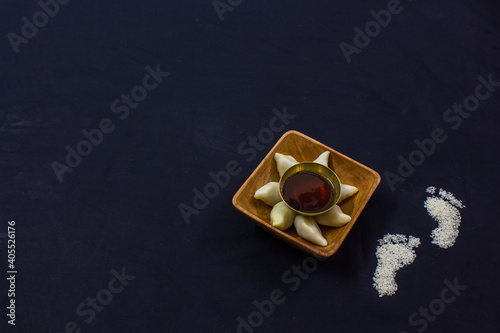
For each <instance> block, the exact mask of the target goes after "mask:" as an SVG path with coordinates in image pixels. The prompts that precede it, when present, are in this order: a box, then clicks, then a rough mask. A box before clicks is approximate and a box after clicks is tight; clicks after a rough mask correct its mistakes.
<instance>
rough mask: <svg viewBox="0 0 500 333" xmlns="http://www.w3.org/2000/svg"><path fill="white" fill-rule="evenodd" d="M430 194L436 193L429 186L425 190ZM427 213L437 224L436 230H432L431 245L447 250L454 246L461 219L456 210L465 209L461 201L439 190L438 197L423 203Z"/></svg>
mask: <svg viewBox="0 0 500 333" xmlns="http://www.w3.org/2000/svg"><path fill="white" fill-rule="evenodd" d="M426 191H427V192H428V193H430V194H434V193H435V192H436V188H435V187H434V186H429V187H428V188H427V190H426ZM424 207H425V208H426V209H427V213H428V214H429V215H430V216H431V217H432V218H433V219H434V220H435V221H437V222H438V226H437V228H435V229H434V230H432V232H431V237H432V244H436V245H438V246H439V247H441V248H443V249H447V248H449V247H451V246H453V245H454V244H455V241H456V239H457V237H458V232H459V231H458V228H459V227H460V222H461V220H462V217H461V216H460V211H459V210H458V209H457V207H458V208H465V206H464V205H463V204H462V201H460V200H458V199H457V198H455V196H454V195H453V194H452V193H449V192H446V191H445V190H443V189H441V188H440V189H439V197H436V196H434V195H433V196H431V197H428V198H427V199H426V200H425V202H424Z"/></svg>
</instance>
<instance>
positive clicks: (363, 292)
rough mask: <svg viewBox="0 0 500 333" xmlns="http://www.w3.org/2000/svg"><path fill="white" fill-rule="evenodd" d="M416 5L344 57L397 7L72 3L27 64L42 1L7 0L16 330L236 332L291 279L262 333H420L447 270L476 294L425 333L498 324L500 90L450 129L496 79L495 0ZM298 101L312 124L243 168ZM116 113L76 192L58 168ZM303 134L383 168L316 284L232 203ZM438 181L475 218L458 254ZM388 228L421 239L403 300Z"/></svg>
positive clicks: (298, 124) (7, 166)
mask: <svg viewBox="0 0 500 333" xmlns="http://www.w3.org/2000/svg"><path fill="white" fill-rule="evenodd" d="M237 3H238V1H233V4H237ZM401 6H402V11H401V12H400V13H399V14H397V15H392V19H391V22H390V24H389V25H388V26H387V27H384V28H381V31H380V33H379V34H378V35H377V36H375V37H373V38H372V39H371V41H370V43H369V44H368V45H367V46H366V47H364V48H363V49H361V52H360V53H359V54H356V53H355V54H352V56H351V60H352V61H351V62H350V63H348V62H347V61H346V58H345V57H344V55H343V54H342V51H341V49H340V47H339V44H340V43H341V42H346V43H350V44H353V38H354V35H355V31H354V30H353V28H354V27H356V26H358V27H361V28H362V29H363V28H364V27H365V24H366V23H367V22H369V21H371V20H373V18H372V16H371V15H370V11H371V10H375V11H380V10H382V9H386V8H387V2H385V1H380V2H375V1H362V2H359V3H352V4H351V3H345V2H340V1H314V2H311V1H281V2H278V1H276V2H269V1H242V2H241V3H240V4H239V5H236V6H232V8H233V10H232V11H227V12H225V13H224V14H223V18H224V19H223V20H220V18H219V16H218V15H217V12H216V10H215V9H214V6H213V3H212V2H211V1H210V0H208V1H182V2H181V1H178V2H173V1H168V2H165V1H148V2H132V1H121V2H117V1H115V2H106V1H105V2H103V1H85V2H81V1H77V0H72V1H70V2H69V3H68V4H66V5H60V6H59V7H60V8H59V12H58V13H57V14H56V15H55V16H54V17H53V18H50V19H49V21H48V23H47V24H46V25H45V26H44V27H41V28H40V29H39V31H38V33H37V34H36V36H34V37H33V38H31V39H29V41H28V42H27V43H26V44H21V45H19V52H18V53H15V52H14V49H13V47H12V45H11V43H10V42H9V39H8V37H7V35H8V33H10V32H13V33H16V34H21V28H22V25H23V21H22V20H21V18H22V17H24V16H26V17H27V18H28V19H29V20H32V17H33V14H35V13H36V12H37V11H39V10H40V7H39V5H38V4H37V2H36V1H34V0H33V1H17V2H14V1H5V0H4V1H2V20H0V32H1V33H2V34H3V36H4V37H2V39H1V40H2V42H1V43H0V52H1V53H0V59H1V64H2V68H1V71H0V73H1V81H0V82H1V85H2V86H1V89H0V94H1V95H0V97H1V98H0V103H1V104H0V168H1V169H0V175H1V176H0V233H2V234H1V235H0V236H1V237H2V238H0V241H1V243H0V253H1V256H2V258H1V265H0V268H1V270H2V272H1V273H0V276H6V275H7V273H6V271H7V253H6V250H7V242H6V241H7V240H6V238H5V234H6V232H7V221H9V220H15V221H16V242H17V243H16V267H17V270H18V274H17V281H16V298H15V299H16V306H17V308H16V310H17V312H16V326H15V327H13V326H11V325H8V324H7V319H8V318H7V316H6V311H7V310H6V309H5V307H6V306H7V302H8V298H7V289H8V286H7V283H6V280H5V278H2V279H1V280H2V283H1V284H0V287H1V289H0V292H1V295H2V296H1V297H0V300H1V306H0V308H1V309H3V310H2V311H1V317H0V318H2V320H1V321H2V324H1V325H2V329H1V332H63V331H64V329H65V325H66V324H67V323H68V322H71V321H74V322H75V323H76V324H78V327H79V329H81V332H97V333H99V332H236V331H237V329H238V322H237V318H238V317H242V318H244V319H245V320H246V321H248V317H249V315H250V317H251V318H254V320H257V319H258V317H256V316H255V315H254V316H253V317H252V312H254V311H256V306H255V305H254V304H253V302H254V301H258V302H261V301H263V300H268V299H269V297H270V293H271V292H272V291H273V290H275V289H279V290H281V291H283V292H284V297H285V298H286V299H285V301H284V302H283V303H282V304H279V305H276V306H275V308H274V310H273V313H272V314H271V315H269V316H268V317H262V319H263V321H262V322H261V323H258V324H259V325H257V326H258V327H255V328H253V330H254V331H255V332H290V331H291V332H306V331H307V332H402V331H407V332H417V329H424V325H423V324H418V325H415V324H413V326H412V324H411V322H410V321H409V318H410V316H411V315H412V313H414V312H418V311H419V308H424V307H428V306H429V304H430V303H431V302H432V301H433V300H435V299H439V298H440V297H441V292H442V290H443V289H444V288H445V284H444V282H443V281H444V280H445V279H447V280H449V281H453V280H454V279H457V280H458V283H459V284H461V285H466V286H467V289H466V290H465V291H462V293H461V295H459V296H458V297H457V298H456V299H455V300H454V301H453V302H451V303H450V304H446V305H445V308H444V309H442V311H441V312H442V313H440V314H439V315H437V316H435V317H433V319H432V320H428V321H427V324H428V325H427V327H426V329H425V331H426V332H500V313H499V308H500V298H499V291H500V288H499V286H498V280H499V278H500V274H499V268H498V267H499V264H500V255H499V250H498V249H499V247H498V237H499V234H500V227H499V221H498V216H499V214H500V210H499V205H498V199H499V192H498V184H499V176H498V172H497V167H498V164H499V163H498V162H499V158H498V148H497V144H498V141H499V132H500V122H499V119H500V117H499V115H498V114H499V110H498V106H499V104H500V92H498V91H496V92H495V93H492V94H491V96H490V97H489V98H488V99H486V100H484V101H481V102H480V105H479V107H478V108H477V110H476V111H475V112H473V113H471V115H470V117H469V118H467V119H463V122H462V123H461V126H460V127H458V128H457V129H453V128H452V127H451V125H453V123H447V122H446V121H445V120H444V119H443V114H444V113H445V111H446V110H447V109H448V108H451V107H453V104H454V103H458V104H460V103H462V102H463V101H464V98H466V97H467V96H469V95H472V94H474V91H475V88H476V86H477V85H478V84H479V81H478V79H477V78H478V76H483V77H484V78H487V77H488V75H492V78H493V80H494V81H496V82H499V81H500V68H499V59H500V58H499V56H500V40H499V34H500V24H499V21H498V17H499V16H498V15H499V14H500V12H499V5H498V3H497V2H495V1H472V0H467V1H438V2H437V3H434V2H432V1H411V2H410V1H409V0H406V1H401ZM147 66H150V67H151V68H153V69H154V68H156V66H159V68H160V69H161V71H163V72H169V73H170V75H169V76H168V77H166V78H164V80H163V82H161V84H159V85H158V87H157V88H156V89H154V90H152V91H149V92H148V95H147V98H146V99H145V100H144V101H142V102H140V103H139V104H138V105H137V107H136V108H135V109H131V110H130V115H129V116H128V117H127V118H126V119H124V120H121V119H120V118H119V115H120V113H118V114H117V113H113V112H112V110H111V103H112V102H113V101H114V100H115V99H117V98H120V96H121V94H130V92H131V90H132V89H133V88H134V87H136V86H137V85H140V84H142V80H143V78H144V76H145V75H146V74H147V71H146V67H147ZM498 89H500V88H498ZM284 107H286V109H287V111H288V113H290V114H293V115H295V116H296V117H295V118H294V119H292V120H290V124H288V125H287V126H286V128H285V129H284V130H283V132H281V133H276V134H275V137H274V138H273V140H272V142H270V143H268V144H265V148H264V149H262V150H260V151H258V152H257V156H256V158H254V159H253V160H251V161H247V158H248V156H245V155H243V154H241V153H239V152H238V146H239V145H240V144H241V143H242V142H244V141H248V137H249V136H256V135H257V134H258V133H259V131H260V130H261V129H262V128H265V127H267V126H268V124H269V121H270V119H271V118H272V117H273V116H274V114H273V113H272V110H273V109H274V108H277V109H278V110H282V109H283V108H284ZM103 118H109V119H110V120H111V121H112V123H113V125H114V126H115V127H114V131H113V132H112V133H109V134H105V135H104V137H103V141H102V143H101V144H100V145H98V146H97V147H94V148H93V150H92V152H91V153H90V154H89V155H88V156H86V157H84V158H83V160H82V162H81V164H80V165H79V166H77V167H75V168H74V170H73V171H72V172H71V173H65V174H64V175H63V181H62V182H59V181H58V179H57V177H56V175H55V173H54V171H53V168H52V166H51V164H52V163H53V162H54V161H58V162H60V163H64V159H65V157H66V154H67V152H66V148H65V147H66V146H67V145H69V146H70V147H72V148H73V149H76V146H77V144H78V142H79V141H81V140H83V139H85V137H84V136H83V134H82V130H84V129H86V130H91V129H94V128H97V127H98V126H99V122H100V121H101V119H103ZM436 128H442V129H443V130H444V132H445V134H446V136H447V140H446V141H445V142H443V143H440V144H438V145H437V146H436V149H435V152H434V153H433V154H431V156H428V157H426V159H425V162H424V163H422V165H420V166H418V167H417V168H415V171H414V172H413V173H412V174H411V175H410V176H408V177H406V178H405V181H404V182H398V183H397V184H396V185H395V191H391V188H390V186H389V184H388V182H387V181H386V179H385V178H384V173H386V172H393V173H397V172H398V171H397V169H398V164H399V161H398V156H399V155H402V156H403V157H405V158H408V156H409V154H410V153H411V152H412V151H414V150H415V149H416V146H415V143H414V140H416V139H419V140H423V139H425V138H429V137H430V136H431V133H432V131H433V130H434V129H436ZM292 129H294V130H297V131H300V132H302V133H304V134H306V135H308V136H311V137H313V138H314V139H316V140H318V141H320V142H322V143H324V144H326V145H328V146H330V147H332V148H333V149H335V150H337V151H339V152H341V153H343V154H345V155H347V156H349V157H351V158H353V159H355V160H357V161H359V162H361V163H363V164H365V165H367V166H369V167H370V168H373V169H374V170H376V171H378V172H379V173H380V175H381V176H382V181H381V183H380V185H379V187H378V189H377V191H376V192H375V194H374V195H373V197H372V199H371V200H370V202H369V203H368V205H367V206H366V208H365V210H364V211H363V213H362V214H361V216H360V218H359V220H358V221H357V222H356V225H355V226H354V228H353V229H352V231H351V232H350V234H349V236H348V237H347V239H346V240H345V243H344V244H343V245H342V247H341V249H340V250H339V251H338V252H337V253H336V254H335V255H334V256H333V257H331V258H330V259H328V260H327V261H324V262H321V263H318V268H317V269H316V270H314V271H313V272H312V273H310V274H309V275H307V278H300V279H299V278H297V275H295V274H293V275H289V276H295V280H294V281H295V282H294V283H291V282H289V281H288V282H287V280H286V279H284V278H283V275H284V274H287V271H288V270H293V267H294V265H295V266H300V265H302V262H303V260H304V259H306V261H307V260H309V259H307V258H308V256H307V255H305V254H303V253H301V252H299V251H297V250H295V249H293V248H292V247H290V246H288V245H287V244H285V243H283V242H281V241H280V240H278V239H275V238H274V237H273V236H271V235H269V234H267V233H266V232H265V231H263V230H261V229H259V228H258V227H256V226H255V225H254V224H253V223H252V222H251V221H250V220H249V219H247V218H246V217H245V216H243V215H241V214H240V213H239V212H238V211H237V210H236V209H234V207H233V206H232V204H231V198H232V196H233V195H234V193H235V192H236V191H237V190H238V188H239V187H240V186H241V184H242V183H243V182H244V181H245V180H246V178H247V177H248V176H249V175H250V174H251V172H252V171H253V170H254V169H255V167H256V166H257V165H258V163H259V162H260V160H261V159H262V158H263V157H264V156H265V155H266V154H267V152H268V151H269V149H270V148H271V147H272V146H273V145H274V143H275V142H276V141H277V140H278V139H279V137H280V136H281V135H282V134H283V133H284V132H285V131H286V130H292ZM231 160H235V161H237V162H238V163H239V165H240V166H241V168H242V171H241V173H240V174H238V175H237V176H234V177H231V179H230V183H229V185H228V186H227V187H226V188H224V189H221V190H220V193H219V195H218V196H217V197H216V198H214V199H211V200H210V203H209V205H208V206H207V207H206V208H204V209H201V210H200V212H199V214H198V215H193V216H191V218H190V223H189V224H187V223H186V222H185V220H184V219H183V217H182V216H181V214H180V212H179V209H178V205H179V204H180V203H185V204H189V205H191V204H192V203H191V201H192V198H193V191H192V189H194V188H198V189H202V188H203V186H204V185H205V184H206V183H208V182H210V181H211V178H210V177H209V172H210V171H214V172H217V171H220V170H224V169H225V166H226V164H227V163H228V162H229V161H231ZM354 185H355V184H354ZM430 185H434V186H436V187H438V188H439V187H442V188H444V189H445V190H448V191H451V192H453V193H454V194H455V196H456V197H458V198H459V199H462V200H463V202H464V204H465V205H466V206H467V207H466V208H465V209H462V210H461V213H462V225H461V227H460V235H459V237H458V239H457V242H456V244H455V245H454V246H453V247H451V248H449V249H446V250H444V249H441V248H439V247H437V246H436V245H433V244H431V238H430V237H429V235H430V233H431V230H432V229H434V228H435V226H436V222H435V221H433V220H432V219H431V218H430V217H429V216H428V215H427V212H426V210H425V208H424V207H423V203H424V200H425V198H426V196H427V195H426V193H425V189H426V187H427V186H430ZM386 233H393V234H395V233H402V234H405V235H413V236H417V237H419V238H420V239H421V241H422V244H421V245H420V247H418V248H417V249H416V254H417V258H416V260H415V262H414V263H413V264H412V265H410V266H408V267H405V268H403V269H401V270H400V271H399V272H398V274H397V277H396V279H397V283H398V285H399V290H398V291H397V293H396V294H395V295H393V296H390V297H382V298H379V297H378V294H377V291H376V290H375V289H374V288H373V287H372V277H373V273H374V271H375V268H376V266H377V260H376V257H375V250H376V246H377V240H378V239H380V238H382V237H383V236H384V235H385V234H386ZM309 262H310V260H309ZM122 268H124V269H125V270H126V273H127V274H128V275H132V276H135V278H134V279H133V280H131V281H130V282H129V284H128V285H127V286H126V287H125V288H124V289H123V291H122V292H121V293H117V294H115V295H113V299H112V301H111V302H110V303H109V304H108V305H106V306H105V307H104V308H103V309H102V311H100V312H96V313H95V318H94V319H93V320H90V322H89V323H87V322H86V321H85V320H86V319H89V316H88V315H86V316H81V315H78V314H77V312H76V309H77V307H78V306H79V304H81V303H82V302H85V300H86V299H87V297H91V298H92V297H94V298H95V297H96V295H97V294H98V292H99V291H101V290H103V289H106V288H108V283H109V281H110V280H111V279H112V278H113V274H112V273H111V271H112V270H116V271H119V272H121V270H122ZM304 277H305V276H304ZM297 281H298V282H297ZM299 283H300V284H299ZM292 289H295V290H292ZM435 304H437V303H436V302H434V305H435ZM255 318H257V319H255ZM418 318H421V317H418ZM240 331H241V332H245V330H244V329H241V330H240ZM247 331H248V330H247ZM421 331H422V330H421ZM75 332H78V330H75Z"/></svg>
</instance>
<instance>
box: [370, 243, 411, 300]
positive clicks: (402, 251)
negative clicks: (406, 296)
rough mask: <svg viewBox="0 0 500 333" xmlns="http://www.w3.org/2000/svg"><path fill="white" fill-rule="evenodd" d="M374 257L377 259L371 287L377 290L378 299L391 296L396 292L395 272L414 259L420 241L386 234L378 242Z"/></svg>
mask: <svg viewBox="0 0 500 333" xmlns="http://www.w3.org/2000/svg"><path fill="white" fill-rule="evenodd" d="M378 243H379V246H377V252H376V256H377V259H378V263H377V268H376V270H375V275H374V276H373V282H374V283H373V287H375V289H377V291H378V293H379V297H382V296H386V295H393V294H394V293H395V292H396V290H398V285H397V283H396V280H395V278H396V272H397V271H398V270H399V269H400V268H402V267H404V266H407V265H409V264H411V263H412V262H413V261H414V260H415V258H416V256H417V255H416V254H415V250H413V248H417V247H418V246H419V245H420V239H419V238H417V237H413V236H410V237H409V238H407V237H406V236H405V235H400V234H397V235H392V234H387V235H385V236H384V238H382V239H379V240H378Z"/></svg>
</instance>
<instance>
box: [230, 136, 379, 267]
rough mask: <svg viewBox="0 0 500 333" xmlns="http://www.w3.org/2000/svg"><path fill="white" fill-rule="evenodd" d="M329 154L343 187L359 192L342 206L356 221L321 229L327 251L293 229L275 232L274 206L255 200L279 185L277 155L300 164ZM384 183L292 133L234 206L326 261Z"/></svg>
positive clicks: (250, 180)
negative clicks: (270, 186)
mask: <svg viewBox="0 0 500 333" xmlns="http://www.w3.org/2000/svg"><path fill="white" fill-rule="evenodd" d="M326 150H328V151H330V159H329V162H328V166H329V167H330V168H331V169H333V170H334V171H335V173H336V174H337V175H338V177H339V179H340V182H341V183H342V184H347V185H353V186H356V187H357V188H358V189H359V192H358V193H356V194H355V195H354V196H352V197H350V198H347V199H346V200H344V201H343V202H342V203H340V204H339V206H340V207H341V208H342V211H343V212H344V213H345V214H348V215H350V216H351V218H352V220H351V221H350V222H349V223H348V224H346V225H345V226H343V227H340V228H333V227H327V226H321V225H320V228H321V232H322V233H323V236H324V237H325V238H326V240H327V241H328V245H327V246H325V247H322V246H318V245H315V244H313V243H310V242H309V241H306V240H304V239H302V238H301V237H300V236H298V235H297V232H296V231H295V228H294V227H293V226H292V227H290V228H288V229H287V230H285V231H281V230H279V229H276V228H274V227H273V226H271V225H270V223H269V218H270V212H271V208H272V207H270V206H268V205H266V204H265V203H263V202H262V201H261V200H257V199H255V198H254V197H253V196H254V193H255V191H257V190H258V189H259V188H260V187H262V186H263V185H265V184H267V183H269V182H271V181H279V174H278V169H277V168H276V163H275V160H274V154H275V153H281V154H285V155H292V156H293V157H295V159H296V160H297V161H299V162H306V161H313V160H314V159H316V158H317V157H318V156H319V155H320V154H321V153H323V152H325V151H326ZM379 183H380V175H379V174H378V173H377V172H376V171H374V170H372V169H370V168H368V167H366V166H364V165H362V164H360V163H359V162H356V161H354V160H353V159H351V158H349V157H347V156H345V155H343V154H341V153H339V152H337V151H335V150H333V149H332V148H330V147H328V146H326V145H324V144H322V143H320V142H318V141H316V140H314V139H312V138H310V137H308V136H306V135H304V134H302V133H300V132H297V131H288V132H286V133H285V134H283V136H282V137H281V138H280V139H279V140H278V142H277V143H276V145H274V147H273V148H272V149H271V151H270V152H269V153H268V154H267V155H266V157H265V158H264V159H263V160H262V162H261V163H260V164H259V165H258V166H257V168H256V169H255V170H254V172H253V173H252V174H251V175H250V177H248V179H247V180H246V181H245V183H244V184H243V185H242V186H241V187H240V189H239V190H238V192H236V194H235V195H234V197H233V205H234V206H235V207H236V208H237V209H238V210H239V211H241V212H242V213H243V214H245V215H247V216H248V217H250V218H251V219H252V220H253V221H254V222H255V223H256V224H257V225H258V226H259V227H261V228H263V229H264V230H266V231H268V232H270V233H271V234H273V235H275V236H276V237H278V238H280V239H282V240H283V241H285V242H287V243H288V244H290V245H292V246H294V247H296V248H297V249H299V250H301V251H304V252H305V253H308V254H311V255H315V256H319V257H322V258H326V257H330V256H332V255H333V254H334V253H335V252H336V251H337V250H338V249H339V247H340V245H341V244H342V242H343V241H344V239H345V238H346V237H347V234H348V233H349V231H350V230H351V228H352V227H353V225H354V223H355V222H356V220H357V219H358V217H359V215H360V214H361V211H362V210H363V208H364V207H365V205H366V203H367V202H368V200H369V199H370V197H371V196H372V194H373V192H374V191H375V189H376V188H377V186H378V184H379Z"/></svg>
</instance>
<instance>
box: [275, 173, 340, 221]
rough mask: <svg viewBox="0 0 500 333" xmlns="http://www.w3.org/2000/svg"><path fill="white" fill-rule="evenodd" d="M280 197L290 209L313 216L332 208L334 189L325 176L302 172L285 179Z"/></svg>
mask: <svg viewBox="0 0 500 333" xmlns="http://www.w3.org/2000/svg"><path fill="white" fill-rule="evenodd" d="M282 196H283V200H284V201H285V202H286V203H287V204H288V205H289V206H290V207H291V208H293V209H295V210H297V211H301V212H304V213H311V214H314V213H318V212H323V211H325V210H328V208H331V206H333V204H332V203H333V200H334V198H335V188H334V187H333V185H332V183H331V182H330V180H329V179H328V178H326V177H325V176H323V175H321V174H319V173H315V172H312V171H307V170H302V171H298V172H296V173H294V174H292V175H291V176H290V177H288V178H287V180H286V182H285V183H284V184H283V189H282Z"/></svg>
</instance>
